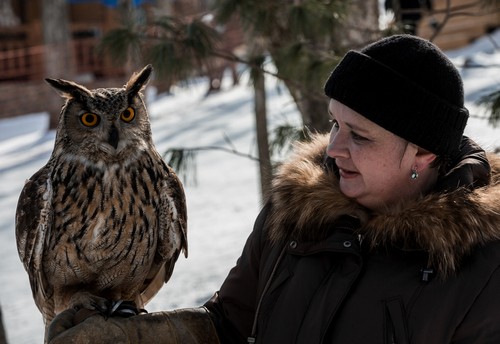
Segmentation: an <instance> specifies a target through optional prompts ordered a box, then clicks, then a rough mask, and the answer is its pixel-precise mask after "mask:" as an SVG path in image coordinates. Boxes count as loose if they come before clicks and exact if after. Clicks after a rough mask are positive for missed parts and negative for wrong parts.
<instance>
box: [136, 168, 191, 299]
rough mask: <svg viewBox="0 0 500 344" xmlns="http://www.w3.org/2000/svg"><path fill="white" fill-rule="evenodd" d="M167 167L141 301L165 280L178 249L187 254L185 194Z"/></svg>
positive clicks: (172, 267) (158, 288)
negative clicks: (154, 245)
mask: <svg viewBox="0 0 500 344" xmlns="http://www.w3.org/2000/svg"><path fill="white" fill-rule="evenodd" d="M164 168H165V169H166V171H167V176H166V179H165V180H164V182H163V187H162V190H160V193H161V209H159V210H158V211H159V213H160V219H159V223H160V228H159V233H158V246H157V249H156V254H155V262H154V263H153V266H152V267H151V270H150V274H149V276H148V278H147V280H146V281H145V283H144V288H143V290H142V292H141V296H140V299H141V301H142V304H143V305H145V304H146V303H147V302H148V301H149V300H151V299H152V298H153V297H154V296H155V295H156V293H157V292H158V291H159V290H160V288H161V287H162V286H163V285H164V284H165V283H167V282H168V280H169V279H170V276H172V272H173V270H174V266H175V263H176V261H177V258H178V257H179V254H180V252H181V251H182V252H184V256H185V257H186V258H187V256H188V244H187V210H186V196H185V194H184V188H183V186H182V183H181V181H180V180H179V178H178V177H177V175H176V174H175V173H174V172H173V170H172V169H171V168H170V167H169V166H167V165H166V164H165V165H164Z"/></svg>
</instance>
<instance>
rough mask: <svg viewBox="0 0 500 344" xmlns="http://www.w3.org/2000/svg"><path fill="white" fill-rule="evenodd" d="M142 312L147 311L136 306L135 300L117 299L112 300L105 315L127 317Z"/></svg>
mask: <svg viewBox="0 0 500 344" xmlns="http://www.w3.org/2000/svg"><path fill="white" fill-rule="evenodd" d="M143 313H147V311H146V310H145V309H142V308H141V309H140V308H137V306H136V305H135V302H133V301H123V300H118V301H113V302H112V306H111V307H110V311H109V312H108V313H107V314H106V315H107V316H108V317H113V316H118V317H122V318H128V317H131V316H134V315H139V314H143Z"/></svg>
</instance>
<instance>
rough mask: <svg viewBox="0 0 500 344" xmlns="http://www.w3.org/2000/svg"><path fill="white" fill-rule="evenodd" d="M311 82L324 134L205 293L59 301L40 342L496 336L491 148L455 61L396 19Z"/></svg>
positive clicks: (301, 152) (498, 213)
mask: <svg viewBox="0 0 500 344" xmlns="http://www.w3.org/2000/svg"><path fill="white" fill-rule="evenodd" d="M325 93H326V95H327V96H329V97H330V98H331V101H330V105H329V109H328V110H329V113H330V116H331V118H332V130H331V133H330V135H329V136H328V135H327V136H322V135H318V136H316V137H315V138H314V139H313V140H312V141H311V142H310V143H307V144H303V145H302V146H300V147H298V149H297V151H296V153H295V155H294V157H292V158H291V159H290V160H289V161H288V162H287V163H285V164H283V165H282V166H281V167H280V169H279V171H278V173H277V175H276V177H275V179H274V184H273V190H272V193H271V196H270V198H269V200H268V202H267V203H266V205H265V206H264V208H263V209H262V211H261V213H260V214H259V216H258V218H257V220H256V223H255V227H254V230H253V232H252V234H251V235H250V237H249V238H248V241H247V243H246V244H245V247H244V249H243V253H242V255H241V257H240V259H239V260H238V263H237V265H236V266H235V267H234V268H233V269H232V270H231V272H230V273H229V275H228V277H227V279H226V280H225V282H224V283H223V285H222V286H221V288H220V290H219V291H218V292H217V293H216V294H215V295H214V296H213V297H212V299H211V300H209V301H208V302H207V303H206V304H205V305H204V307H201V308H197V309H185V310H178V311H172V312H164V313H156V314H154V313H153V314H148V315H141V316H135V317H131V318H128V319H117V318H112V319H109V320H107V321H104V320H103V318H102V317H101V316H93V317H90V318H88V319H86V320H84V321H83V322H82V323H81V324H79V325H77V326H74V322H75V318H74V314H75V311H73V310H70V311H66V312H64V313H62V314H61V315H60V316H59V317H58V318H57V319H56V320H55V321H54V323H53V324H52V327H51V334H50V335H49V337H50V338H53V340H52V341H51V343H63V342H66V343H67V342H74V343H82V342H85V340H87V341H89V340H90V341H99V342H113V341H114V342H139V341H140V342H142V343H148V342H155V343H160V342H164V343H170V342H175V340H177V341H178V342H182V343H216V342H218V341H220V342H222V343H245V342H248V343H253V342H256V343H475V342H477V343H499V342H500V292H499V290H500V240H499V239H500V158H499V157H497V156H494V155H486V154H485V153H484V151H483V150H482V149H481V148H480V147H478V146H477V145H476V144H474V143H473V142H472V141H471V140H469V139H468V138H466V137H464V136H463V131H464V128H465V125H466V122H467V118H468V112H467V110H466V109H465V108H464V104H463V103H464V99H463V87H462V81H461V78H460V76H459V74H458V72H457V70H456V69H455V67H454V66H453V65H452V63H451V62H450V61H449V60H448V59H447V58H446V56H445V55H444V54H442V52H440V51H439V50H438V49H437V48H436V47H435V46H434V45H432V44H431V43H429V42H427V41H425V40H422V39H420V38H416V37H413V36H407V35H397V36H392V37H389V38H386V39H383V40H380V41H378V42H375V43H374V44H372V45H369V46H367V47H366V48H364V49H363V50H361V51H360V52H356V51H351V52H349V53H347V55H346V56H345V57H344V59H343V60H342V61H341V63H340V64H339V65H338V66H337V67H336V69H335V70H334V71H333V73H332V74H331V76H330V77H329V79H328V81H327V83H326V85H325ZM77 315H78V313H77ZM68 328H69V329H68ZM162 339H163V340H162Z"/></svg>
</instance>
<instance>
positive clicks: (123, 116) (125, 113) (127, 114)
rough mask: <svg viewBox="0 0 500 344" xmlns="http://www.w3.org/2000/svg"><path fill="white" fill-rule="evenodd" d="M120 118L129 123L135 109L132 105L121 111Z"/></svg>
mask: <svg viewBox="0 0 500 344" xmlns="http://www.w3.org/2000/svg"><path fill="white" fill-rule="evenodd" d="M120 118H121V119H122V121H124V122H127V123H130V122H132V120H133V119H134V118H135V110H134V109H133V108H132V107H130V106H129V107H128V108H127V110H125V111H123V112H122V114H121V116H120Z"/></svg>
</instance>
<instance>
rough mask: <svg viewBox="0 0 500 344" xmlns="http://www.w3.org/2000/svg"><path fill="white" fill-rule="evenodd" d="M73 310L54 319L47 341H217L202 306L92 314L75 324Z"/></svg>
mask: <svg viewBox="0 0 500 344" xmlns="http://www.w3.org/2000/svg"><path fill="white" fill-rule="evenodd" d="M76 313H77V311H76V310H74V309H68V310H66V311H64V312H62V313H60V314H59V315H58V316H56V317H55V318H54V320H53V321H52V323H51V324H50V327H49V330H48V334H47V339H48V343H49V344H63V343H64V344H95V343H100V344H119V343H129V344H131V343H141V344H148V343H156V344H161V343H165V344H167V343H168V344H201V343H204V344H219V339H218V336H217V332H216V330H215V327H214V325H213V323H212V320H211V319H210V316H209V314H208V311H207V309H206V308H204V307H200V308H186V309H179V310H174V311H168V312H155V313H150V314H144V315H136V316H132V317H129V318H121V317H112V318H107V319H106V318H105V317H104V316H102V315H100V314H96V315H92V316H90V317H89V318H87V319H85V320H83V321H82V322H81V323H78V324H75V322H76V321H77V320H76V318H77V317H75V315H76Z"/></svg>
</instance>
